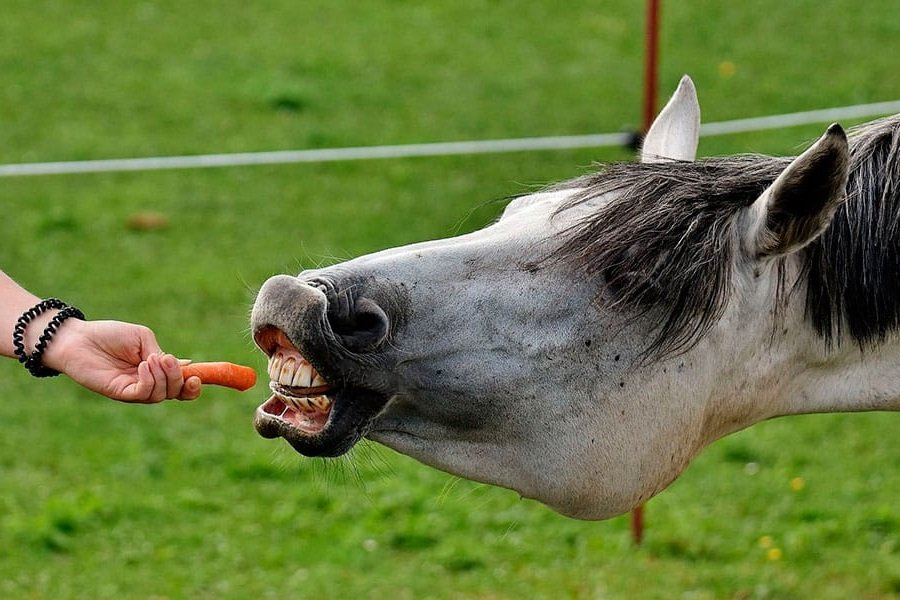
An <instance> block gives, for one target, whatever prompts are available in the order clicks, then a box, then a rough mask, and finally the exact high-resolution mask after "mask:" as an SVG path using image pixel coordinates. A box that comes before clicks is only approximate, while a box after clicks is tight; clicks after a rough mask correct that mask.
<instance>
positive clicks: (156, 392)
mask: <svg viewBox="0 0 900 600" xmlns="http://www.w3.org/2000/svg"><path fill="white" fill-rule="evenodd" d="M147 364H148V365H149V367H150V374H151V375H152V376H153V389H152V390H151V391H150V398H149V400H150V401H151V402H161V401H163V400H165V399H166V389H167V382H166V372H165V371H164V370H163V367H162V365H161V364H160V361H159V354H151V355H150V356H148V357H147Z"/></svg>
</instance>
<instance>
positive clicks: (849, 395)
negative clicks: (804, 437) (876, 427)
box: [777, 336, 900, 414]
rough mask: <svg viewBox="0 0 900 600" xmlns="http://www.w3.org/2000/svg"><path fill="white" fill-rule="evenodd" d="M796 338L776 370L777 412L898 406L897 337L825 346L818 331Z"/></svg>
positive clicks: (899, 367) (899, 361)
mask: <svg viewBox="0 0 900 600" xmlns="http://www.w3.org/2000/svg"><path fill="white" fill-rule="evenodd" d="M796 337H797V339H796V340H791V345H792V346H793V347H794V351H793V352H792V353H790V354H789V356H790V359H789V360H787V361H785V363H784V364H783V365H782V366H781V369H780V372H779V373H778V377H779V379H780V383H779V385H777V388H778V390H779V394H778V396H779V398H778V403H779V404H780V407H779V410H778V411H777V412H778V414H805V413H829V412H858V411H873V410H892V411H896V410H900V341H898V340H895V339H888V340H885V341H883V342H881V343H879V344H877V345H873V346H871V347H866V348H862V347H860V345H859V344H856V343H854V342H853V341H845V342H843V343H841V344H839V345H836V346H835V347H832V348H828V347H827V346H826V345H825V344H824V343H823V341H822V340H821V338H818V337H817V336H814V337H815V339H805V336H796Z"/></svg>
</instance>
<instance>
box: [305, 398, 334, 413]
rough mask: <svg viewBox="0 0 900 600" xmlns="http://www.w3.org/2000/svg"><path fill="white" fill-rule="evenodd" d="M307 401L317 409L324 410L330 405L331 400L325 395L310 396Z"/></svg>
mask: <svg viewBox="0 0 900 600" xmlns="http://www.w3.org/2000/svg"><path fill="white" fill-rule="evenodd" d="M309 401H310V402H311V403H312V404H313V405H315V407H316V408H318V409H319V410H325V409H326V408H328V407H329V406H331V400H329V399H328V397H327V396H316V397H315V398H310V399H309Z"/></svg>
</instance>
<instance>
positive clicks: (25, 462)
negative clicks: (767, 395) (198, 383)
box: [0, 0, 900, 599]
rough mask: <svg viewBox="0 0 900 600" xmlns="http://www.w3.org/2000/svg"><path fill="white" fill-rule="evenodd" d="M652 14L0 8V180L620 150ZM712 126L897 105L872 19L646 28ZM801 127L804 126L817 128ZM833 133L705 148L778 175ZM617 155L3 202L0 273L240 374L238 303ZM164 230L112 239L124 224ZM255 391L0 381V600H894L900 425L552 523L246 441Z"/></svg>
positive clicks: (871, 421) (682, 14)
mask: <svg viewBox="0 0 900 600" xmlns="http://www.w3.org/2000/svg"><path fill="white" fill-rule="evenodd" d="M643 10H644V6H643V3H640V2H570V3H566V4H562V5H561V4H559V3H558V2H549V1H544V0H533V1H529V2H487V1H477V0H463V1H460V2H454V3H442V2H436V1H428V2H406V1H399V0H377V1H372V2H366V3H349V2H322V1H319V0H315V1H306V2H285V1H271V2H261V3H242V2H208V1H200V2H174V1H162V0H161V1H147V2H112V1H109V0H102V1H95V2H83V1H81V2H75V1H62V0H56V1H50V0H46V1H41V0H38V1H28V2H25V1H23V0H8V1H7V2H5V3H4V6H3V11H2V13H3V14H2V18H0V141H2V143H0V163H9V162H28V161H50V160H76V159H92V158H117V157H133V156H155V155H168V154H202V153H218V152H233V151H254V150H279V149H296V148H319V147H338V146H357V145H375V144H390V143H417V142H429V141H450V140H464V139H485V138H494V137H504V138H505V137H525V136H539V135H565V134H582V133H594V132H607V131H620V130H633V129H635V128H636V127H637V126H638V125H639V121H640V115H639V106H640V94H641V89H640V85H641V81H640V80H641V62H642V48H643V39H642V36H643V18H644V15H643ZM661 46H662V53H661V56H662V63H661V88H662V90H663V93H665V94H667V93H668V92H669V91H670V90H672V89H674V87H675V85H676V84H677V81H678V79H679V78H680V77H681V75H682V74H683V73H690V74H691V75H692V77H693V78H694V81H695V83H696V84H697V87H698V90H699V94H700V99H701V105H702V108H703V111H704V119H705V120H706V121H717V120H724V119H731V118H741V117H748V116H757V115H768V114H777V113H783V112H792V111H800V110H808V109H815V108H824V107H830V106H842V105H848V104H855V103H863V102H875V101H881V100H893V99H897V98H900V71H898V69H897V65H896V56H897V52H898V50H900V14H898V12H897V10H896V3H895V2H893V1H891V0H872V1H870V2H867V3H866V4H865V6H864V7H863V6H861V5H859V4H858V3H856V2H850V1H849V0H820V1H818V2H812V1H808V0H803V1H799V2H792V3H786V2H776V1H774V0H762V1H759V2H754V3H746V4H736V3H721V2H713V1H711V0H704V1H696V2H680V3H676V2H665V3H664V5H663V27H662V42H661ZM823 126H824V124H823ZM821 129H822V127H819V126H811V127H798V128H792V129H789V130H784V131H771V132H759V133H753V134H744V135H734V136H727V137H719V138H710V139H704V140H702V141H701V147H700V153H701V154H704V155H711V154H724V153H733V152H747V151H755V152H767V153H773V154H794V153H796V152H797V151H798V150H799V149H800V148H801V147H802V145H803V143H804V142H805V141H807V140H809V139H811V138H814V137H816V136H817V135H818V133H819V132H820V130H821ZM629 158H630V155H629V152H628V151H627V150H625V149H605V150H602V151H600V150H578V151H559V152H534V153H519V154H500V155H491V156H472V157H445V158H427V159H405V160H386V161H370V162H353V163H350V162H348V163H327V164H305V165H282V166H271V167H246V168H232V169H210V170H195V171H160V172H143V173H119V174H94V175H77V176H53V177H39V178H6V179H2V180H0V207H2V211H3V212H2V215H3V218H2V219H0V239H2V243H0V266H2V268H3V269H4V270H6V271H7V272H8V273H10V274H11V275H12V276H14V277H15V278H17V279H18V280H19V281H20V282H22V283H23V284H24V285H26V286H27V287H29V288H30V289H31V290H32V291H34V292H35V293H37V294H39V295H44V296H49V295H58V296H60V297H63V298H64V299H66V300H67V301H69V302H71V303H73V304H76V305H78V306H80V307H81V308H83V309H84V310H85V312H86V313H87V314H88V315H89V316H90V317H92V318H117V319H123V320H130V321H136V322H141V323H145V324H147V325H149V326H151V327H153V328H154V330H155V331H156V333H157V335H158V337H159V339H160V341H161V343H162V344H163V346H164V348H166V349H167V350H168V351H170V352H173V353H176V354H178V355H181V356H187V357H191V358H194V359H195V360H203V359H216V360H220V359H221V360H232V361H236V362H243V363H247V364H251V365H253V366H255V367H256V368H257V369H258V370H259V371H260V372H263V369H264V361H263V359H262V355H261V354H259V353H258V352H256V351H255V350H254V348H253V345H252V343H251V341H250V339H249V335H248V333H247V317H248V314H249V307H250V304H251V303H252V298H253V294H254V291H255V289H256V288H257V287H258V286H259V285H260V284H261V283H262V282H263V281H264V280H265V279H266V278H267V277H268V276H270V275H272V274H275V273H280V272H296V271H299V270H300V269H301V268H304V267H308V266H312V265H317V264H328V263H331V262H334V261H337V260H341V259H345V258H349V257H351V256H354V255H357V254H360V253H364V252H371V251H374V250H377V249H380V248H384V247H389V246H394V245H398V244H404V243H408V242H413V241H418V240H422V239H427V238H435V237H444V236H448V235H454V234H457V233H462V232H465V231H470V230H472V229H476V228H478V227H481V226H482V225H484V224H485V223H486V222H488V221H490V220H491V219H493V218H494V217H495V216H496V215H497V214H498V213H499V211H500V210H501V208H502V206H503V199H504V198H507V197H509V196H510V195H512V194H517V193H521V192H522V191H524V190H527V189H529V187H530V186H533V185H540V184H544V183H547V182H551V181H555V180H558V179H562V178H568V177H572V176H575V175H578V174H580V173H583V172H584V171H585V169H587V168H588V167H589V165H590V164H591V162H592V161H595V160H622V159H629ZM146 212H152V213H159V214H161V215H163V216H164V217H165V219H167V222H168V225H167V226H166V227H163V228H161V229H153V230H141V229H135V228H132V227H129V222H130V221H131V220H132V219H133V218H134V216H135V215H137V214H141V213H146ZM265 394H266V392H265V384H264V383H261V384H260V385H258V386H257V387H256V388H255V389H254V390H253V391H251V392H248V393H246V394H243V395H238V394H236V393H234V392H230V391H227V390H220V389H207V390H206V391H205V393H204V396H203V397H202V398H201V399H200V400H198V401H197V402H193V403H183V404H180V403H175V402H170V403H165V404H163V405H160V406H153V407H146V406H126V405H122V404H118V403H113V402H110V401H108V400H105V399H102V398H99V397H96V396H92V395H90V394H89V393H87V392H84V391H82V390H81V389H80V388H78V387H77V386H75V385H73V384H71V383H70V382H68V381H65V380H63V379H59V380H52V381H46V380H44V381H38V380H32V379H30V378H29V377H27V376H26V375H25V374H24V373H23V372H22V371H21V367H19V366H18V365H16V364H14V363H13V362H12V361H5V362H4V363H3V364H0V399H2V401H0V422H2V432H3V435H0V481H2V492H0V597H3V598H46V599H57V598H247V597H258V598H287V597H293V598H313V597H315V598H349V597H370V598H383V597H394V598H560V597H567V598H734V599H745V598H834V599H838V598H840V599H844V598H870V599H871V598H897V597H900V508H898V498H900V475H898V473H897V469H896V466H897V464H900V447H898V446H897V444H896V433H897V427H898V424H900V421H898V418H897V417H898V415H896V414H863V415H828V416H810V417H796V418H790V419H784V420H777V421H772V422H768V423H765V424H761V425H759V426H756V427H754V428H751V429H750V430H748V431H745V432H742V433H740V434H737V435H734V436H731V437H729V438H726V439H725V440H722V441H720V442H718V443H716V444H715V445H713V447H712V448H710V450H708V451H707V452H706V453H705V454H704V455H702V456H701V457H700V458H699V459H698V460H697V461H696V462H695V463H694V465H693V466H692V467H691V468H689V469H688V471H687V472H686V473H685V474H684V476H682V478H681V479H680V480H679V481H678V482H676V483H675V485H674V486H673V487H672V488H670V489H669V490H667V491H665V492H663V493H662V494H661V495H660V496H659V497H658V498H656V499H654V500H653V501H651V502H650V504H649V506H648V525H649V530H648V538H647V541H646V542H645V544H644V545H643V546H642V547H640V548H634V547H633V546H632V545H631V543H630V539H629V535H628V531H627V530H628V522H627V518H624V517H623V518H618V519H614V520H611V521H607V522H603V523H585V522H579V521H574V520H569V519H566V518H563V517H560V516H558V515H555V514H554V513H552V512H550V511H549V510H548V509H546V508H544V507H542V506H540V505H537V504H535V503H532V502H529V501H521V500H519V499H518V498H517V496H516V495H515V494H514V493H512V492H509V491H505V490H500V489H496V488H488V487H485V486H481V485H477V484H473V483H470V482H465V481H460V480H457V479H455V478H452V477H450V476H447V475H445V474H442V473H440V472H437V471H434V470H432V469H429V468H427V467H424V466H421V465H419V464H417V463H414V462H413V461H411V460H409V459H406V458H404V457H400V456H397V455H395V454H394V453H392V452H390V451H388V450H387V449H384V448H381V447H378V446H376V445H374V444H364V445H363V446H362V447H360V448H358V449H357V450H355V451H354V452H353V453H352V454H351V455H350V456H349V457H348V458H345V459H342V460H340V461H336V462H330V463H326V462H323V461H317V460H308V459H302V458H301V457H299V456H298V455H296V454H294V453H293V452H292V451H291V450H289V449H288V448H286V447H285V446H284V444H282V443H280V442H272V441H266V440H262V439H261V438H258V437H257V436H256V434H255V432H254V431H253V429H252V424H251V420H252V414H253V411H254V409H255V406H256V405H257V404H258V403H259V402H261V401H262V400H263V399H264V397H265Z"/></svg>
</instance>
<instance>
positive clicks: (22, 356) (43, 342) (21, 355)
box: [13, 298, 84, 377]
mask: <svg viewBox="0 0 900 600" xmlns="http://www.w3.org/2000/svg"><path fill="white" fill-rule="evenodd" d="M52 309H57V310H59V312H58V313H56V314H55V315H54V316H53V318H52V319H50V322H49V323H47V327H46V328H45V329H44V332H43V333H42V334H41V336H40V337H39V338H38V341H37V344H35V346H34V352H32V353H31V354H30V355H29V354H27V353H26V352H25V341H24V340H25V327H27V326H28V324H29V323H30V322H31V321H32V320H34V319H35V318H36V317H37V316H38V315H40V314H42V313H44V312H46V311H48V310H52ZM71 317H75V318H76V319H81V320H84V313H83V312H81V311H80V310H78V309H77V308H75V307H74V306H69V305H67V304H66V303H65V302H63V301H62V300H59V299H58V298H48V299H46V300H42V301H41V302H39V303H38V304H36V305H35V306H33V307H31V308H30V309H28V310H26V311H25V312H24V313H22V316H21V317H19V319H18V320H17V321H16V326H15V328H14V329H13V350H14V352H15V354H16V358H17V359H18V360H19V362H20V363H22V364H23V365H24V366H25V368H26V369H27V370H28V372H29V373H31V374H32V375H34V376H35V377H53V376H55V375H59V371H56V370H55V369H50V368H48V367H45V366H44V365H43V364H42V358H43V356H44V351H45V350H47V345H48V344H49V343H50V340H51V339H52V338H53V334H55V333H56V331H57V330H58V329H59V326H60V325H62V322H63V321H65V320H66V319H68V318H71Z"/></svg>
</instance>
